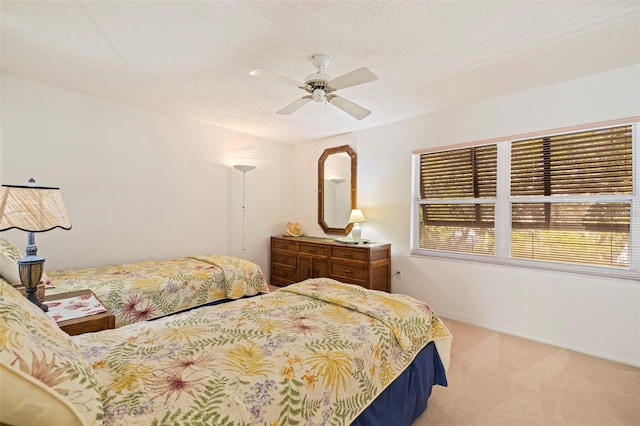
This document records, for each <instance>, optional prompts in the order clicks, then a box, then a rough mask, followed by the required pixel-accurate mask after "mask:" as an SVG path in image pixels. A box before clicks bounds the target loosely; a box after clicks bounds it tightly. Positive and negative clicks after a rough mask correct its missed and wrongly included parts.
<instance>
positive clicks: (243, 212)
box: [233, 164, 256, 260]
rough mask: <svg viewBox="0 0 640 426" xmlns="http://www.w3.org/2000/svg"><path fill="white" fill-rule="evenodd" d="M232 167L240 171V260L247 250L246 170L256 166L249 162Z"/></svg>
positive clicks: (248, 170)
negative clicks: (245, 230)
mask: <svg viewBox="0 0 640 426" xmlns="http://www.w3.org/2000/svg"><path fill="white" fill-rule="evenodd" d="M233 168H234V169H236V170H240V171H241V172H242V260H244V255H245V252H246V251H247V248H246V247H245V244H244V242H245V237H244V227H245V215H246V213H247V208H246V205H247V204H246V188H247V184H246V179H247V172H250V171H251V170H254V169H255V168H256V166H252V165H250V164H236V165H234V166H233Z"/></svg>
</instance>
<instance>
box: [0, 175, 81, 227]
mask: <svg viewBox="0 0 640 426" xmlns="http://www.w3.org/2000/svg"><path fill="white" fill-rule="evenodd" d="M12 228H17V229H21V230H23V231H26V232H45V231H50V230H52V229H54V228H62V229H71V220H70V219H69V215H68V214H67V209H66V208H65V206H64V201H63V200H62V192H61V191H60V188H48V187H43V186H17V185H2V186H1V187H0V231H6V230H7V229H12Z"/></svg>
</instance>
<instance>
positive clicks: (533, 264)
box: [410, 116, 640, 280]
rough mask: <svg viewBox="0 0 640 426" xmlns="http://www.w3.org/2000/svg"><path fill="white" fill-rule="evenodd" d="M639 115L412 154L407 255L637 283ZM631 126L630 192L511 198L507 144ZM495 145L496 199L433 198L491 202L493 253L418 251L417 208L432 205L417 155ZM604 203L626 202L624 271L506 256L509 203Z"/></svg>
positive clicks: (508, 249)
mask: <svg viewBox="0 0 640 426" xmlns="http://www.w3.org/2000/svg"><path fill="white" fill-rule="evenodd" d="M639 122H640V116H638V117H631V118H627V119H621V120H613V121H609V122H605V123H594V124H590V125H583V126H576V127H572V128H565V129H556V130H549V131H544V132H535V133H530V134H527V135H519V136H513V137H505V138H499V139H495V140H491V141H479V142H475V143H470V144H461V145H456V146H449V147H447V146H443V147H438V148H433V149H428V150H421V151H414V152H413V153H412V177H413V179H412V186H411V199H412V200H413V201H412V203H411V237H410V254H411V255H412V256H417V257H429V258H442V259H451V260H460V261H472V262H481V263H491V264H499V265H508V266H516V267H525V268H534V269H544V270H553V271H562V272H573V273H581V274H588V275H597V276H608V277H616V278H623V279H632V280H638V279H640V176H639V171H640V140H639V139H640V129H639V128H640V123H639ZM625 124H632V129H633V130H632V132H633V142H632V156H633V166H632V167H633V169H632V174H633V193H632V194H622V195H594V196H565V197H558V196H555V197H553V196H552V197H544V196H541V197H528V196H526V197H525V196H514V197H512V196H511V195H510V192H511V191H510V180H511V142H512V141H516V140H522V139H525V138H529V137H535V136H548V135H559V134H563V133H571V132H575V131H581V130H589V129H596V128H603V127H613V126H616V125H625ZM493 143H497V147H498V160H497V168H498V170H497V187H496V198H495V199H494V198H477V199H464V200H438V201H437V202H442V203H449V204H471V203H482V204H491V203H495V223H494V235H495V250H494V252H495V254H494V255H486V254H469V253H456V252H447V251H440V250H429V249H422V248H419V242H420V206H421V205H423V204H433V203H434V200H428V201H427V200H421V199H420V178H421V176H420V155H421V154H424V153H427V152H435V151H446V150H454V149H458V148H465V147H470V146H480V145H490V144H493ZM604 201H624V202H630V204H631V224H630V229H631V233H630V237H629V239H630V244H629V255H630V259H629V267H628V268H613V267H606V266H591V265H578V264H571V263H560V262H548V261H542V260H525V259H514V258H511V257H510V252H511V247H510V245H511V205H512V203H519V202H520V203H521V202H551V203H566V202H604Z"/></svg>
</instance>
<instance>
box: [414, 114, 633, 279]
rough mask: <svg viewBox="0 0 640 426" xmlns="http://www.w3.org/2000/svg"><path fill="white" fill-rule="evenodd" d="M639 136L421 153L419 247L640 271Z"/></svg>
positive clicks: (603, 270)
mask: <svg viewBox="0 0 640 426" xmlns="http://www.w3.org/2000/svg"><path fill="white" fill-rule="evenodd" d="M634 132H635V125H631V124H625V125H618V126H614V127H607V128H599V129H587V130H579V131H574V132H569V133H563V134H556V135H542V136H537V137H533V138H527V139H523V140H514V141H509V140H506V141H499V142H496V143H492V144H485V145H478V146H471V147H465V148H456V149H447V150H434V151H427V152H420V153H414V161H415V162H416V163H415V164H416V167H415V171H416V186H417V187H416V188H415V193H416V194H417V197H416V198H417V203H416V205H415V207H416V208H415V210H414V215H413V228H414V238H413V239H412V253H413V254H420V255H430V256H444V257H456V258H464V259H470V260H480V261H488V262H498V263H505V264H514V265H521V266H534V267H543V268H550V269H561V270H570V271H581V272H593V273H599V274H607V275H615V276H622V277H626V276H630V277H638V276H640V268H639V267H638V264H639V263H640V262H639V260H638V257H640V256H639V255H640V253H638V252H640V248H638V245H639V244H638V239H640V232H638V228H640V218H639V217H638V216H640V215H639V214H638V213H639V210H640V207H639V206H637V203H638V199H637V192H638V188H637V187H638V182H634V176H635V175H634V167H638V166H637V164H634V156H635V158H636V160H635V162H637V161H638V160H637V157H638V153H637V148H636V145H637V141H635V138H634ZM636 179H637V178H636ZM634 244H635V246H634ZM634 247H635V250H634Z"/></svg>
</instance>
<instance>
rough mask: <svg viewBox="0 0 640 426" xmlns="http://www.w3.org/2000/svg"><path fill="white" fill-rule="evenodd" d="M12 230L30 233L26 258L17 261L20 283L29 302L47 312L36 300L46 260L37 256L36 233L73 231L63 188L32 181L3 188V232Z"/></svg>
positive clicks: (0, 199) (0, 198) (0, 225)
mask: <svg viewBox="0 0 640 426" xmlns="http://www.w3.org/2000/svg"><path fill="white" fill-rule="evenodd" d="M13 228H17V229H20V230H22V231H26V232H28V234H27V249H26V256H25V257H23V258H22V259H19V260H18V268H19V273H20V281H21V282H22V285H23V286H24V287H25V291H26V294H27V299H29V300H30V301H31V302H32V303H33V304H35V305H36V306H38V307H40V309H42V310H43V311H45V312H46V311H47V309H48V308H47V306H46V305H43V304H42V303H41V302H40V300H38V298H37V297H36V291H37V290H38V284H40V279H41V278H42V273H43V272H44V260H45V259H44V258H43V257H40V256H38V255H37V251H38V248H37V247H36V242H35V235H34V233H35V232H46V231H50V230H52V229H54V228H62V229H67V230H69V229H71V220H70V219H69V216H68V214H67V209H66V208H65V206H64V202H63V200H62V193H61V192H60V188H49V187H43V186H36V181H35V180H33V179H29V185H28V186H17V185H2V187H1V188H0V231H6V230H7V229H13Z"/></svg>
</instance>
